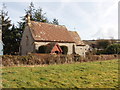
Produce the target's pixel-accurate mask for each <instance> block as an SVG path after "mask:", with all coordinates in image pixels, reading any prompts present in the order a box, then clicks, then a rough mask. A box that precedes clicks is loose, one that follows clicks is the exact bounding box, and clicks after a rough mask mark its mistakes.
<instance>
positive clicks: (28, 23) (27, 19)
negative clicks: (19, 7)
mask: <svg viewBox="0 0 120 90" xmlns="http://www.w3.org/2000/svg"><path fill="white" fill-rule="evenodd" d="M30 16H31V15H30V14H27V15H26V24H27V25H30V24H31V22H30Z"/></svg>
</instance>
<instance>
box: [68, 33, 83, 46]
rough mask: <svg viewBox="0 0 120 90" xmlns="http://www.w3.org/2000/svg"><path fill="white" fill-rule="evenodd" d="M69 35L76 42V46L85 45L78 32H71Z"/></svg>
mask: <svg viewBox="0 0 120 90" xmlns="http://www.w3.org/2000/svg"><path fill="white" fill-rule="evenodd" d="M69 33H70V35H71V37H72V38H73V40H74V41H75V43H76V45H85V44H84V43H83V41H82V40H81V38H80V37H79V35H78V33H77V32H76V31H69Z"/></svg>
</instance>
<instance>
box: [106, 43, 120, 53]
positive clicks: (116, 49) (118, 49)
mask: <svg viewBox="0 0 120 90" xmlns="http://www.w3.org/2000/svg"><path fill="white" fill-rule="evenodd" d="M106 53H107V54H120V44H111V45H109V46H108V47H107V48H106Z"/></svg>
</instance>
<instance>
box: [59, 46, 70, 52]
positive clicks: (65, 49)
mask: <svg viewBox="0 0 120 90" xmlns="http://www.w3.org/2000/svg"><path fill="white" fill-rule="evenodd" d="M60 48H61V49H62V51H63V52H62V54H67V53H68V47H67V46H60Z"/></svg>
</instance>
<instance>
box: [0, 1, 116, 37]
mask: <svg viewBox="0 0 120 90" xmlns="http://www.w3.org/2000/svg"><path fill="white" fill-rule="evenodd" d="M4 1H5V0H4ZM10 1H11V0H10ZM18 1H20V0H18ZM31 1H33V3H34V5H35V6H36V8H38V7H41V8H42V9H43V11H44V12H46V13H47V14H46V16H47V17H48V18H49V19H50V21H51V20H52V19H53V18H57V19H58V20H59V23H60V24H61V25H65V26H66V27H67V28H68V30H73V31H74V30H76V31H77V32H78V33H79V35H80V36H81V38H82V39H97V38H111V37H112V38H118V0H101V1H99V0H75V1H74V2H73V1H71V0H67V1H65V0H64V1H63V0H59V1H57V2H55V1H54V0H52V1H51V2H48V1H46V2H41V1H38V0H37V2H34V1H35V0H31ZM83 1H84V2H83ZM0 2H1V3H2V1H0ZM5 3H6V6H7V10H8V12H9V16H10V18H11V19H12V23H15V24H16V23H17V22H18V21H20V17H21V16H23V15H24V14H25V11H24V9H26V8H27V7H28V5H29V3H30V2H28V1H27V0H24V2H14V0H12V1H11V2H8V1H6V2H5ZM0 5H1V4H0Z"/></svg>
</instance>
